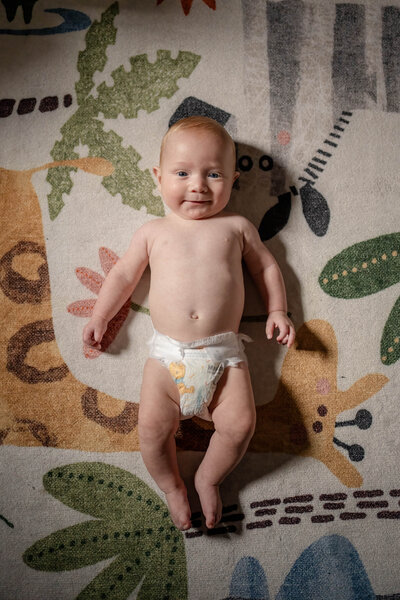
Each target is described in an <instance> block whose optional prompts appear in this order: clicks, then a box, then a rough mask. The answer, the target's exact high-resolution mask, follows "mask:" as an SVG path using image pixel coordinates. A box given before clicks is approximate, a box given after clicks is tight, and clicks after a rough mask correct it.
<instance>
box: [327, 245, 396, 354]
mask: <svg viewBox="0 0 400 600" xmlns="http://www.w3.org/2000/svg"><path fill="white" fill-rule="evenodd" d="M398 256H399V252H398V250H388V251H387V252H384V253H383V254H382V255H381V256H374V257H373V258H372V259H370V260H369V261H368V260H363V261H362V262H361V261H360V262H359V263H358V264H355V265H353V266H352V267H349V268H348V269H344V270H343V271H342V272H341V273H333V274H332V275H331V279H332V281H339V279H340V278H341V277H351V276H352V274H356V273H358V272H365V273H366V272H367V271H368V270H370V269H371V270H372V269H374V268H375V267H377V266H378V267H379V264H380V261H382V262H383V263H385V262H386V261H389V260H396V259H397V258H398ZM329 282H330V279H329V278H328V277H324V278H323V280H322V284H323V285H327V284H328V283H329ZM392 342H393V345H392V346H389V347H388V349H387V351H388V352H389V353H392V352H394V350H395V346H396V345H397V344H399V343H400V338H399V337H398V336H396V337H394V338H393V340H392ZM387 358H388V357H387V356H386V355H383V356H382V357H381V360H382V362H386V361H387Z"/></svg>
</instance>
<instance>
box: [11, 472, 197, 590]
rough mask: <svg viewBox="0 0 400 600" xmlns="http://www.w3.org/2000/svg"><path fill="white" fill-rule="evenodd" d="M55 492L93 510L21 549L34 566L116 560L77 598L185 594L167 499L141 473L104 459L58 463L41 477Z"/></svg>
mask: <svg viewBox="0 0 400 600" xmlns="http://www.w3.org/2000/svg"><path fill="white" fill-rule="evenodd" d="M43 485H44V488H45V490H46V491H47V492H48V493H49V494H51V495H52V496H53V497H54V498H56V500H59V501H60V502H62V503H63V504H65V505H66V506H69V507H70V508H73V509H74V510H76V511H79V512H80V513H83V514H86V515H90V516H91V517H93V518H92V519H90V520H87V521H83V522H80V523H77V524H76V525H72V526H71V527H67V528H65V529H61V530H59V531H55V532H54V533H52V534H50V535H48V536H47V537H45V538H43V539H41V540H38V541H37V542H36V543H34V544H33V545H32V546H31V547H30V548H28V549H27V550H26V551H25V553H24V555H23V560H24V562H25V563H26V564H27V565H28V566H29V567H31V568H32V569H36V570H37V571H49V572H62V571H71V570H74V569H81V568H83V567H86V566H88V565H94V564H96V563H98V562H100V561H102V560H105V559H107V558H113V559H114V560H113V561H112V562H111V564H109V565H108V566H107V567H105V568H104V569H103V570H102V571H101V572H100V573H99V575H97V576H96V577H95V578H94V579H93V580H92V581H91V582H90V583H89V585H88V586H87V587H85V588H84V589H83V590H82V591H81V592H80V594H79V599H80V600H91V599H93V598H108V599H109V600H124V599H125V598H128V597H130V595H131V594H132V592H133V591H134V590H135V589H137V588H138V586H139V584H140V590H139V593H138V595H137V596H135V597H136V598H137V599H138V600H161V598H168V599H170V600H173V599H174V598H182V599H185V598H187V569H186V557H185V547H184V542H183V535H182V533H181V532H180V531H179V530H178V529H176V527H175V526H174V525H173V523H172V521H171V519H170V517H169V512H168V509H167V506H166V505H165V504H164V502H163V501H162V500H161V498H160V497H159V496H158V495H157V494H156V493H155V492H154V491H153V490H151V489H150V488H149V487H148V486H147V485H146V484H145V483H144V482H143V481H142V480H141V479H139V478H138V477H136V475H133V474H132V473H129V472H128V471H125V470H124V469H120V468H118V467H114V466H112V465H108V464H105V463H96V462H93V463H90V462H83V463H75V464H70V465H64V466H61V467H57V468H55V469H53V470H52V471H49V472H48V473H46V475H45V476H44V478H43Z"/></svg>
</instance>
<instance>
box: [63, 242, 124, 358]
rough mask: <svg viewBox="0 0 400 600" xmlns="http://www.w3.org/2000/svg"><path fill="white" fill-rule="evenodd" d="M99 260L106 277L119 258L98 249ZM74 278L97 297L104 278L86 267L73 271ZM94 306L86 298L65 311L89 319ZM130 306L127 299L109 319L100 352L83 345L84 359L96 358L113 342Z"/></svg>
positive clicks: (110, 252) (108, 251) (91, 301)
mask: <svg viewBox="0 0 400 600" xmlns="http://www.w3.org/2000/svg"><path fill="white" fill-rule="evenodd" d="M99 258H100V264H101V266H102V269H103V271H104V273H105V274H106V275H107V274H108V273H109V272H110V271H111V269H112V267H113V266H114V265H115V263H116V262H117V261H118V260H119V257H118V255H117V254H115V252H113V251H112V250H109V249H108V248H100V249H99ZM75 273H76V276H77V278H78V279H79V281H80V282H81V283H82V284H83V285H84V286H85V287H86V288H87V289H89V290H90V291H91V292H93V293H94V294H96V295H98V293H99V291H100V289H101V286H102V285H103V282H104V279H105V278H104V277H103V276H102V275H100V274H99V273H96V272H95V271H92V270H91V269H87V268H86V267H78V268H77V269H76V270H75ZM95 304H96V299H95V298H87V299H85V300H77V301H76V302H72V304H70V305H69V306H67V310H68V312H69V313H71V314H72V315H74V316H76V317H91V316H92V314H93V309H94V306H95ZM130 305H131V299H130V298H129V299H128V300H127V301H126V302H125V304H124V305H123V306H122V308H121V309H120V310H119V311H118V312H117V314H116V315H115V317H114V318H113V319H111V321H110V322H109V324H108V327H107V331H106V332H105V334H104V336H103V339H102V341H101V350H96V349H95V348H91V347H90V346H87V345H86V344H83V353H84V355H85V357H86V358H97V357H98V356H100V354H102V353H103V352H104V351H105V350H107V348H108V347H109V346H110V344H111V343H112V342H113V341H114V340H115V338H116V337H117V334H118V332H119V330H120V329H121V327H122V325H123V323H124V321H125V319H126V317H127V316H128V314H129V310H130Z"/></svg>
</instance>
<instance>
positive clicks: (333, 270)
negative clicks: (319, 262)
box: [319, 233, 400, 365]
mask: <svg viewBox="0 0 400 600" xmlns="http://www.w3.org/2000/svg"><path fill="white" fill-rule="evenodd" d="M399 254H400V233H390V234H387V235H381V236H379V237H376V238H372V239H370V240H366V241H363V242H359V243H357V244H354V245H353V246H349V247H348V248H346V249H345V250H342V252H339V254H337V255H336V256H334V257H333V258H331V259H330V260H329V261H328V262H327V264H326V265H325V267H324V269H323V270H322V272H321V275H320V276H319V285H320V286H321V288H322V289H323V291H324V292H326V293H327V294H329V295H330V296H333V297H334V298H343V299H353V298H364V297H365V296H369V295H371V294H376V293H378V292H380V291H382V290H384V289H386V288H388V287H390V286H392V285H394V284H396V283H399V281H400V263H399V260H400V259H399ZM380 351H381V361H382V363H383V364H384V365H392V364H394V363H395V362H396V361H397V360H398V359H399V358H400V298H398V299H397V300H396V302H395V304H394V306H393V308H392V310H391V312H390V314H389V316H388V318H387V321H386V324H385V327H384V329H383V333H382V337H381V348H380Z"/></svg>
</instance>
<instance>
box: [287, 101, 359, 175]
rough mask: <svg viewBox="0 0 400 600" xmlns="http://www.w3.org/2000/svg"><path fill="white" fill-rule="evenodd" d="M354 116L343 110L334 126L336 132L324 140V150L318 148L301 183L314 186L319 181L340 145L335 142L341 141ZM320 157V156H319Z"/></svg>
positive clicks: (332, 132) (305, 170)
mask: <svg viewBox="0 0 400 600" xmlns="http://www.w3.org/2000/svg"><path fill="white" fill-rule="evenodd" d="M352 116H353V113H351V112H348V111H345V110H343V111H342V114H341V117H340V118H339V120H338V122H337V124H336V125H334V126H333V129H334V131H331V132H330V133H329V138H332V139H328V138H327V139H325V140H324V145H325V146H324V149H322V148H318V150H317V152H316V156H313V158H312V159H311V162H309V163H308V165H307V167H306V168H305V169H304V172H305V173H306V175H307V177H299V180H300V181H305V182H306V183H309V184H311V185H314V183H315V181H316V180H317V179H318V177H319V175H318V173H323V172H324V169H325V167H326V165H327V162H328V160H327V159H328V158H331V156H332V151H333V149H335V148H337V147H338V143H337V142H336V141H333V140H340V138H341V137H342V134H343V133H344V130H345V127H346V125H348V124H349V123H350V121H349V118H350V117H352ZM317 155H318V156H317Z"/></svg>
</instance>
